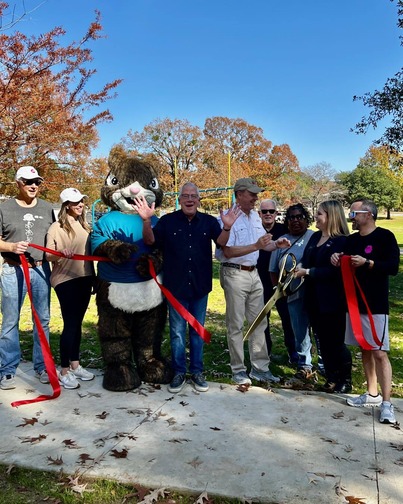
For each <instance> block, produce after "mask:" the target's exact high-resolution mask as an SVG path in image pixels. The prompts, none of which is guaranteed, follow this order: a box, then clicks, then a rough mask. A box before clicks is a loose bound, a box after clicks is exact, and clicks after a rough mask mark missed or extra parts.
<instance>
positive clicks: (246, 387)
mask: <svg viewBox="0 0 403 504" xmlns="http://www.w3.org/2000/svg"><path fill="white" fill-rule="evenodd" d="M249 387H250V385H249V384H245V385H238V387H237V388H236V389H237V390H238V392H242V393H243V394H244V393H245V392H247V391H248V390H249Z"/></svg>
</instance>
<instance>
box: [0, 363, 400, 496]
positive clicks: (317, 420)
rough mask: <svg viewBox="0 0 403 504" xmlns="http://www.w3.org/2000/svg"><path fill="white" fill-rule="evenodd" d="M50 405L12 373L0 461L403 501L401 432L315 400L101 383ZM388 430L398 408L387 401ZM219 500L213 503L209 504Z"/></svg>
mask: <svg viewBox="0 0 403 504" xmlns="http://www.w3.org/2000/svg"><path fill="white" fill-rule="evenodd" d="M95 372H96V374H97V377H96V378H95V380H93V381H91V382H81V383H82V385H81V388H80V389H77V390H62V394H61V396H60V397H59V398H58V399H56V400H52V401H45V402H40V403H35V404H32V405H26V406H20V407H19V408H13V407H12V406H11V405H10V403H11V402H12V401H15V400H22V399H25V398H33V397H36V396H37V395H38V394H39V393H47V394H48V393H50V392H51V390H50V386H49V385H41V384H40V383H39V382H38V380H37V379H36V378H35V377H34V373H33V370H32V365H31V364H30V363H23V364H21V366H20V368H19V369H18V373H17V376H16V381H17V388H16V389H14V390H7V391H6V390H0V425H1V431H2V437H1V438H2V441H1V445H0V461H1V462H2V463H5V464H15V465H19V466H25V467H32V468H36V469H43V470H54V471H59V470H60V469H63V472H64V473H67V474H73V473H75V474H76V475H81V476H84V475H85V476H95V477H103V478H109V479H116V480H118V481H121V482H135V483H138V484H141V485H143V486H145V487H150V488H162V487H165V488H167V489H171V490H173V489H176V490H179V491H186V492H195V493H196V494H198V495H199V494H201V493H202V492H204V491H206V492H207V494H208V495H209V496H214V495H215V496H228V497H237V498H239V499H245V500H246V501H248V502H270V503H277V504H280V503H281V504H286V503H292V504H298V503H319V504H321V503H323V504H325V503H326V504H332V503H343V502H348V499H346V497H347V496H351V497H354V498H355V499H358V498H359V499H361V500H357V501H351V502H362V503H365V504H380V503H381V504H401V503H402V502H403V433H402V431H401V430H400V427H394V426H390V425H382V424H380V423H379V422H378V415H379V411H378V410H376V409H372V408H369V409H354V408H350V407H348V406H347V405H346V404H345V401H344V398H343V397H340V396H336V395H328V394H324V393H323V394H322V393H317V392H301V391H299V392H297V391H293V390H286V389H274V390H272V391H270V390H266V389H264V388H261V387H250V388H249V389H248V390H247V391H246V392H241V391H240V390H237V387H236V386H232V385H228V384H218V383H210V390H209V391H208V392H207V393H204V394H199V393H197V392H195V391H194V389H193V388H192V387H191V385H190V384H187V385H186V386H185V388H184V389H183V391H182V393H180V394H177V395H172V394H170V393H169V392H168V391H167V389H166V386H161V387H153V386H151V385H146V384H145V385H142V386H141V387H140V388H139V389H137V390H135V391H133V392H130V393H111V392H108V391H106V390H104V389H103V388H102V377H101V376H100V375H101V373H100V372H97V371H95ZM394 404H395V410H396V411H397V418H398V420H401V419H403V414H402V412H403V400H395V401H394ZM216 502H219V499H218V500H216Z"/></svg>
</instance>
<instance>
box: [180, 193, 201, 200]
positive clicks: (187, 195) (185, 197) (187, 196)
mask: <svg viewBox="0 0 403 504" xmlns="http://www.w3.org/2000/svg"><path fill="white" fill-rule="evenodd" d="M179 197H180V198H183V199H194V200H196V199H199V196H198V195H197V194H181V195H180V196H179Z"/></svg>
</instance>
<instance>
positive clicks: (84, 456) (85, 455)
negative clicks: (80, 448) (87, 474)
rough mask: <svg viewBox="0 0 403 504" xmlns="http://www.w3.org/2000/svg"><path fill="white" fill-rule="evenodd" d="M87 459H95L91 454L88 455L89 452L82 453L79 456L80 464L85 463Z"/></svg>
mask: <svg viewBox="0 0 403 504" xmlns="http://www.w3.org/2000/svg"><path fill="white" fill-rule="evenodd" d="M87 460H94V459H93V458H92V457H90V455H88V453H80V455H79V457H78V461H79V463H80V464H82V465H84V464H85V463H86V462H87Z"/></svg>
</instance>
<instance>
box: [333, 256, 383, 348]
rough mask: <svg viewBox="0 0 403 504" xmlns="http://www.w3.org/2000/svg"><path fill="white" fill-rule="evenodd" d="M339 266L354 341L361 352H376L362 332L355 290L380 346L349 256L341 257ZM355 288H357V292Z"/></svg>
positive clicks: (376, 341) (380, 343)
mask: <svg viewBox="0 0 403 504" xmlns="http://www.w3.org/2000/svg"><path fill="white" fill-rule="evenodd" d="M340 265H341V274H342V277H343V284H344V291H345V293H346V300H347V307H348V313H349V315H350V321H351V327H352V329H353V333H354V336H355V339H356V340H357V343H358V344H359V345H360V347H361V348H362V349H363V350H376V348H375V347H373V346H372V345H371V344H369V343H368V341H367V340H366V339H365V336H364V333H363V330H362V323H361V317H360V311H359V308H358V299H357V290H358V292H359V294H360V296H361V299H362V301H363V303H364V305H365V308H366V310H367V314H368V318H369V323H370V325H371V331H372V336H373V338H374V341H375V343H376V344H377V345H379V347H381V346H382V342H381V341H380V340H379V338H378V335H377V334H376V329H375V324H374V319H373V317H372V313H371V310H370V308H369V306H368V303H367V299H366V297H365V294H364V292H363V290H362V288H361V286H360V284H359V282H358V280H357V277H356V275H355V268H353V266H352V264H351V256H348V255H342V256H341V258H340ZM355 287H357V290H356V288H355Z"/></svg>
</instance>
